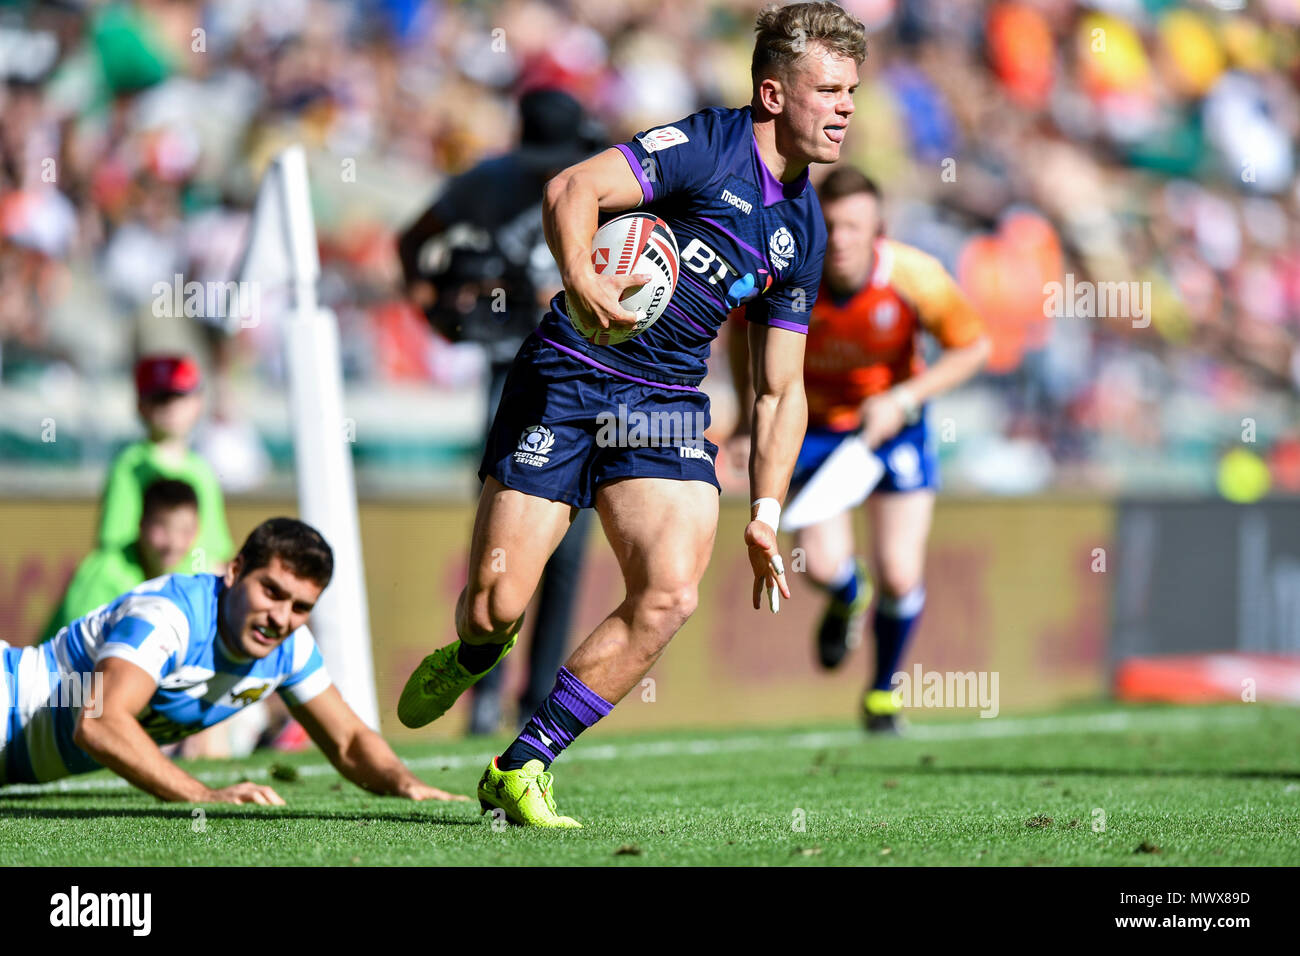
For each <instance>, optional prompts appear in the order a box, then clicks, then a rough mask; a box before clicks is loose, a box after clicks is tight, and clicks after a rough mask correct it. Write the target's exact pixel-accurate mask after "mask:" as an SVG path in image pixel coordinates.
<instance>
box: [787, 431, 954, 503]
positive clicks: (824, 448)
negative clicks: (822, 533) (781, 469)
mask: <svg viewBox="0 0 1300 956" xmlns="http://www.w3.org/2000/svg"><path fill="white" fill-rule="evenodd" d="M853 434H856V433H855V432H851V431H848V432H835V431H830V430H829V429H824V428H809V429H808V433H807V434H806V435H804V439H803V446H802V447H800V449H799V458H798V460H797V461H796V462H795V465H794V475H793V476H792V477H791V479H790V492H789V494H788V495H787V496H786V499H787V500H790V499H791V498H793V497H794V495H795V492H797V491H798V490H799V488H800V487H801V486H802V485H803V484H804V482H806V481H807V480H808V479H809V478H811V477H812V476H813V474H814V473H815V472H816V471H817V469H818V468H820V467H821V466H822V465H823V464H824V463H825V462H826V459H827V458H829V457H830V456H831V452H833V451H834V450H835V449H836V448H838V447H839V444H840V442H842V441H844V439H846V438H848V437H849V436H850V435H853ZM875 455H876V457H877V458H879V459H880V462H881V464H883V465H884V466H885V474H884V477H883V478H881V479H880V484H878V485H876V491H878V492H886V493H888V492H899V491H919V490H921V489H923V488H928V489H931V490H937V489H938V488H939V456H938V454H937V452H936V451H935V447H934V435H933V434H932V433H931V431H930V424H929V418H928V416H927V415H926V414H925V410H924V409H923V410H922V413H921V419H920V421H918V422H917V423H916V424H915V425H904V426H903V428H902V430H901V431H900V432H899V433H898V434H897V435H895V436H894V437H893V438H891V439H889V440H888V441H886V442H884V443H882V444H881V446H880V447H879V448H877V449H876V450H875ZM873 494H874V492H873Z"/></svg>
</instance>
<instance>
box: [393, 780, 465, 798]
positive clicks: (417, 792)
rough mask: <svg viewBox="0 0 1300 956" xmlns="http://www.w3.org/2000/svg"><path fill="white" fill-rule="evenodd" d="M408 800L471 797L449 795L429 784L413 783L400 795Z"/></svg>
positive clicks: (457, 794)
mask: <svg viewBox="0 0 1300 956" xmlns="http://www.w3.org/2000/svg"><path fill="white" fill-rule="evenodd" d="M399 796H403V797H406V799H408V800H468V799H469V797H467V796H465V795H463V794H459V793H448V792H447V791H446V790H439V789H438V788H437V787H431V786H429V785H428V784H427V783H421V782H417V783H413V784H411V785H410V786H409V787H407V788H406V789H405V790H403V791H402V792H401V794H399Z"/></svg>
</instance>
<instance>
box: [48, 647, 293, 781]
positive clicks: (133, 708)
mask: <svg viewBox="0 0 1300 956" xmlns="http://www.w3.org/2000/svg"><path fill="white" fill-rule="evenodd" d="M95 670H96V672H97V673H99V674H101V675H102V680H100V681H94V682H92V683H91V689H90V692H89V694H88V696H87V699H86V701H85V706H84V707H83V708H82V710H81V716H80V717H79V718H78V719H77V727H76V730H75V731H73V735H72V742H73V743H74V744H76V745H77V746H78V747H80V748H81V749H82V750H84V751H85V752H86V753H88V754H90V756H92V757H93V758H95V760H97V761H98V762H99V763H101V764H103V765H104V766H105V767H108V768H109V769H110V770H112V771H113V772H114V773H116V774H118V776H121V777H123V778H125V779H126V780H128V781H130V782H131V783H133V784H134V785H135V786H137V787H139V788H140V789H141V790H144V791H146V792H148V793H152V794H153V795H154V796H155V797H158V798H159V799H161V800H172V801H187V802H190V803H260V804H265V805H282V804H283V803H284V800H283V799H282V798H281V797H280V795H279V794H277V793H276V792H275V791H274V790H272V789H271V788H270V787H268V786H265V785H263V784H257V783H238V784H235V785H234V786H231V787H223V788H221V789H219V790H213V789H212V788H210V787H208V786H206V785H205V784H203V783H202V782H201V781H199V780H196V779H194V778H193V777H191V776H190V775H189V774H187V773H186V772H185V771H184V770H182V769H181V768H180V767H178V766H176V764H174V763H172V762H171V761H170V760H168V759H167V757H166V755H164V754H163V752H162V751H161V750H159V749H158V745H157V744H156V743H154V742H153V740H152V739H150V737H149V735H148V734H147V733H145V731H144V728H143V727H141V726H140V721H139V720H137V719H136V715H137V714H139V713H142V712H143V711H144V710H145V708H147V707H148V706H149V699H150V698H151V697H153V694H154V691H156V690H157V689H158V685H157V683H156V682H155V681H154V679H153V677H151V676H150V675H149V673H148V672H147V671H145V670H144V668H142V667H138V666H136V665H135V664H132V663H131V662H130V661H126V660H122V659H121V658H118V657H110V658H107V659H106V660H103V661H100V663H99V665H98V666H97V667H96V668H95Z"/></svg>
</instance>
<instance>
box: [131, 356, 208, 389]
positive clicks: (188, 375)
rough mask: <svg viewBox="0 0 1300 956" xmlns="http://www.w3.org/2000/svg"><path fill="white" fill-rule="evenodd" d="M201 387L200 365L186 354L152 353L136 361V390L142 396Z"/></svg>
mask: <svg viewBox="0 0 1300 956" xmlns="http://www.w3.org/2000/svg"><path fill="white" fill-rule="evenodd" d="M198 387H199V366H198V363H197V362H195V361H194V359H192V358H190V357H189V356H186V355H150V356H148V357H146V358H142V359H140V361H138V362H136V363H135V390H136V392H138V393H139V395H140V397H141V398H148V397H150V396H153V395H167V394H177V393H179V394H184V393H186V392H192V391H194V390H195V389H196V388H198Z"/></svg>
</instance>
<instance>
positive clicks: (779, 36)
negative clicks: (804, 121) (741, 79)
mask: <svg viewBox="0 0 1300 956" xmlns="http://www.w3.org/2000/svg"><path fill="white" fill-rule="evenodd" d="M754 32H755V33H757V34H758V38H757V39H756V40H755V41H754V60H753V63H752V65H751V66H750V75H751V76H752V77H753V80H754V92H755V93H757V92H758V85H759V84H760V83H761V82H763V80H764V79H766V78H767V77H769V76H774V75H783V74H784V73H785V72H786V71H787V70H788V69H789V68H790V67H791V66H793V65H794V63H795V62H796V61H797V60H798V59H799V58H800V57H801V56H803V55H804V54H805V53H806V52H808V49H809V47H811V46H812V44H814V43H818V44H820V45H821V46H822V47H824V48H825V49H826V50H828V51H830V52H831V53H834V54H837V55H839V56H847V57H849V58H851V59H852V60H853V61H854V62H855V63H857V64H858V66H861V65H862V61H863V60H865V59H866V58H867V28H866V27H864V26H863V25H862V21H861V20H859V19H858V18H857V17H855V16H853V14H851V13H848V12H847V11H845V10H844V9H843V8H842V7H840V5H839V4H836V3H792V4H789V5H788V6H784V7H783V6H771V7H767V8H765V9H763V10H762V11H760V12H759V14H758V19H757V20H755V21H754Z"/></svg>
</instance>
